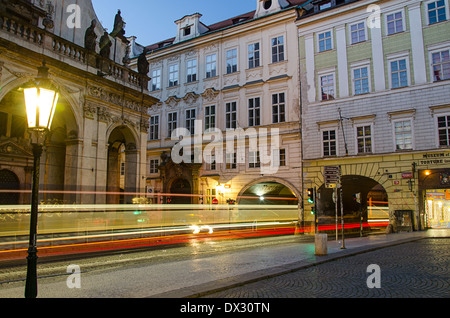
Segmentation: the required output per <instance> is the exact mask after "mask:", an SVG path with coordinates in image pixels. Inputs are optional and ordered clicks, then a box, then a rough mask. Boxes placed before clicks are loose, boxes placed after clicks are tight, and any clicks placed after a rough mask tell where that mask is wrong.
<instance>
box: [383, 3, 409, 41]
mask: <svg viewBox="0 0 450 318" xmlns="http://www.w3.org/2000/svg"><path fill="white" fill-rule="evenodd" d="M397 13H401V14H402V18H401V20H402V30H401V31H397V30H395V32H394V33H389V27H388V20H387V19H388V16H389V15H394V19H395V14H397ZM384 24H385V29H384V31H385V33H384V34H385V35H386V36H391V35H394V34H399V33H402V32H405V31H406V19H405V10H404V9H403V8H402V9H399V10H393V11H390V12H386V13H385V14H384Z"/></svg>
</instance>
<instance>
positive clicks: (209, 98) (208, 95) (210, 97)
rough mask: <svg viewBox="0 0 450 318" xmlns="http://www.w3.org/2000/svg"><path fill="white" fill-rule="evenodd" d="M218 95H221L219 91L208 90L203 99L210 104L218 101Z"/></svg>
mask: <svg viewBox="0 0 450 318" xmlns="http://www.w3.org/2000/svg"><path fill="white" fill-rule="evenodd" d="M217 95H219V91H216V90H215V89H214V88H207V89H206V90H205V92H204V93H203V94H202V97H203V98H204V99H206V100H207V101H208V102H212V101H214V100H215V99H216V97H217Z"/></svg>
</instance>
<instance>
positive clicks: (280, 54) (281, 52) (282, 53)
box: [270, 35, 286, 64]
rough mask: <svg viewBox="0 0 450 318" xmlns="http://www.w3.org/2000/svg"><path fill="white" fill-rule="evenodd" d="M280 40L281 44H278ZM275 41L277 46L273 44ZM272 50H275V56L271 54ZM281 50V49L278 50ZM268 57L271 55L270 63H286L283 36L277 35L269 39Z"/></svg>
mask: <svg viewBox="0 0 450 318" xmlns="http://www.w3.org/2000/svg"><path fill="white" fill-rule="evenodd" d="M280 38H282V40H283V42H282V43H281V44H280V43H279V39H280ZM275 39H276V40H277V44H276V45H274V44H273V40H275ZM274 48H276V50H277V52H276V54H274V53H273V51H274ZM280 48H281V49H280ZM270 55H271V61H272V64H273V63H278V62H283V61H286V39H285V36H284V35H277V36H274V37H271V39H270ZM274 56H276V60H275V59H274Z"/></svg>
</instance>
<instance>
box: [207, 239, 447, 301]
mask: <svg viewBox="0 0 450 318" xmlns="http://www.w3.org/2000/svg"><path fill="white" fill-rule="evenodd" d="M449 256H450V239H449V238H429V239H422V240H419V241H415V242H410V243H405V244H400V245H396V246H392V247H387V248H381V249H378V250H375V251H372V252H367V253H362V254H358V255H354V256H349V257H344V258H340V259H337V260H334V261H330V262H327V263H323V264H319V265H314V266H311V267H308V268H304V269H301V270H298V271H295V272H292V273H289V274H284V275H281V276H277V277H273V278H270V279H264V280H260V281H258V282H254V283H250V284H246V285H243V286H241V287H236V288H233V289H229V290H225V291H222V292H218V293H214V294H210V295H208V296H205V298H207V297H208V298H392V297H394V298H411V297H414V298H421V297H424V298H448V297H450V272H449ZM371 264H377V265H379V266H380V269H381V288H379V289H377V288H373V289H370V288H368V287H367V279H368V277H369V276H370V275H371V273H372V272H370V273H368V272H367V268H368V266H369V265H371Z"/></svg>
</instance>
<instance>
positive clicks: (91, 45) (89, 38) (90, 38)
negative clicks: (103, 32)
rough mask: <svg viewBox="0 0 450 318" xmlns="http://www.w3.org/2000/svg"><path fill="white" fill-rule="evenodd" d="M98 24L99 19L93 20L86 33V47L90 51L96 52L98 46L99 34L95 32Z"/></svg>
mask: <svg viewBox="0 0 450 318" xmlns="http://www.w3.org/2000/svg"><path fill="white" fill-rule="evenodd" d="M96 26H97V20H95V19H94V20H92V22H91V26H90V27H89V28H87V30H86V33H85V35H84V47H85V48H86V49H88V50H89V51H93V52H95V49H96V46H97V34H96V33H95V27H96Z"/></svg>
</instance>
